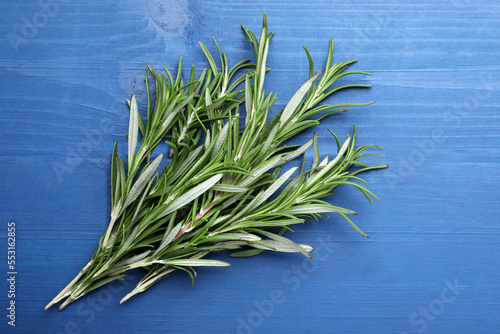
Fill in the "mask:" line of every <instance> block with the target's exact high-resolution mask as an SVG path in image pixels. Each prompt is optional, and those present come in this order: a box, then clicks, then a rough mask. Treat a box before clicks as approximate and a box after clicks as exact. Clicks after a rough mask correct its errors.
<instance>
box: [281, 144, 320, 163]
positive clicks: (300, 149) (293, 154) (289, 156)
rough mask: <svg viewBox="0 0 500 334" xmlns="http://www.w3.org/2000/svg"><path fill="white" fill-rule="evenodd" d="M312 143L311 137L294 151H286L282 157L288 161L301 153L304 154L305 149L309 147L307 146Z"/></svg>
mask: <svg viewBox="0 0 500 334" xmlns="http://www.w3.org/2000/svg"><path fill="white" fill-rule="evenodd" d="M312 144H313V139H311V140H309V141H308V142H307V143H305V144H304V145H302V146H301V147H299V148H298V149H296V150H295V151H293V152H291V153H288V154H287V155H285V156H284V157H283V159H284V160H286V161H290V160H293V159H295V158H297V157H299V156H301V155H302V154H304V152H305V151H307V150H308V149H309V147H311V146H312Z"/></svg>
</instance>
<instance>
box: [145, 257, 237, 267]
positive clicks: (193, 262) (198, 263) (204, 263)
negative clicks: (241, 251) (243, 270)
mask: <svg viewBox="0 0 500 334" xmlns="http://www.w3.org/2000/svg"><path fill="white" fill-rule="evenodd" d="M153 262H154V263H161V264H165V265H167V266H181V267H229V266H230V265H231V264H230V263H227V262H224V261H219V260H202V259H186V260H155V261H153Z"/></svg>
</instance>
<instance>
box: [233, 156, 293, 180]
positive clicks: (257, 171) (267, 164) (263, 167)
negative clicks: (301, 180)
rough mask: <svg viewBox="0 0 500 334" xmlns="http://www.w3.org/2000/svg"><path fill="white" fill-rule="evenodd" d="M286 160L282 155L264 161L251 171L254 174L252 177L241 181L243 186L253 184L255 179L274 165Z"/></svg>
mask: <svg viewBox="0 0 500 334" xmlns="http://www.w3.org/2000/svg"><path fill="white" fill-rule="evenodd" d="M283 162H285V160H283V159H282V158H281V157H280V156H277V157H274V158H272V159H271V160H268V161H267V162H265V163H263V164H262V165H260V166H259V167H257V168H255V169H254V170H252V171H251V173H252V175H253V176H251V177H249V178H247V179H246V180H244V181H243V182H242V183H241V186H242V187H247V186H249V185H251V184H252V182H253V181H255V180H256V179H257V178H258V177H259V176H261V175H262V174H264V173H265V172H267V171H268V170H270V169H271V168H273V167H276V166H277V165H278V164H280V163H283Z"/></svg>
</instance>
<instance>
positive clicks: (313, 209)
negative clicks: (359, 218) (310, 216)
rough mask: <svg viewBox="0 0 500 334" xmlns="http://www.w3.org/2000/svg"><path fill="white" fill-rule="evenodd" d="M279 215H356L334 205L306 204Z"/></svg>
mask: <svg viewBox="0 0 500 334" xmlns="http://www.w3.org/2000/svg"><path fill="white" fill-rule="evenodd" d="M280 212H281V213H288V214H292V215H298V214H307V213H320V212H337V213H344V214H348V215H357V213H356V212H354V211H352V210H348V209H344V208H340V207H338V206H334V205H321V204H308V205H298V206H295V207H293V208H291V209H287V210H284V211H280Z"/></svg>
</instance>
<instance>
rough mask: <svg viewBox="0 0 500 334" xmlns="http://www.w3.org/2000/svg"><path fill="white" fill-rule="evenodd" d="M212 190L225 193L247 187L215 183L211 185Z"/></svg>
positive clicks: (236, 191) (239, 191) (241, 190)
mask: <svg viewBox="0 0 500 334" xmlns="http://www.w3.org/2000/svg"><path fill="white" fill-rule="evenodd" d="M212 190H216V191H222V192H226V193H241V192H245V191H247V190H248V188H245V187H240V186H235V185H231V184H216V185H214V186H213V187H212Z"/></svg>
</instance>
